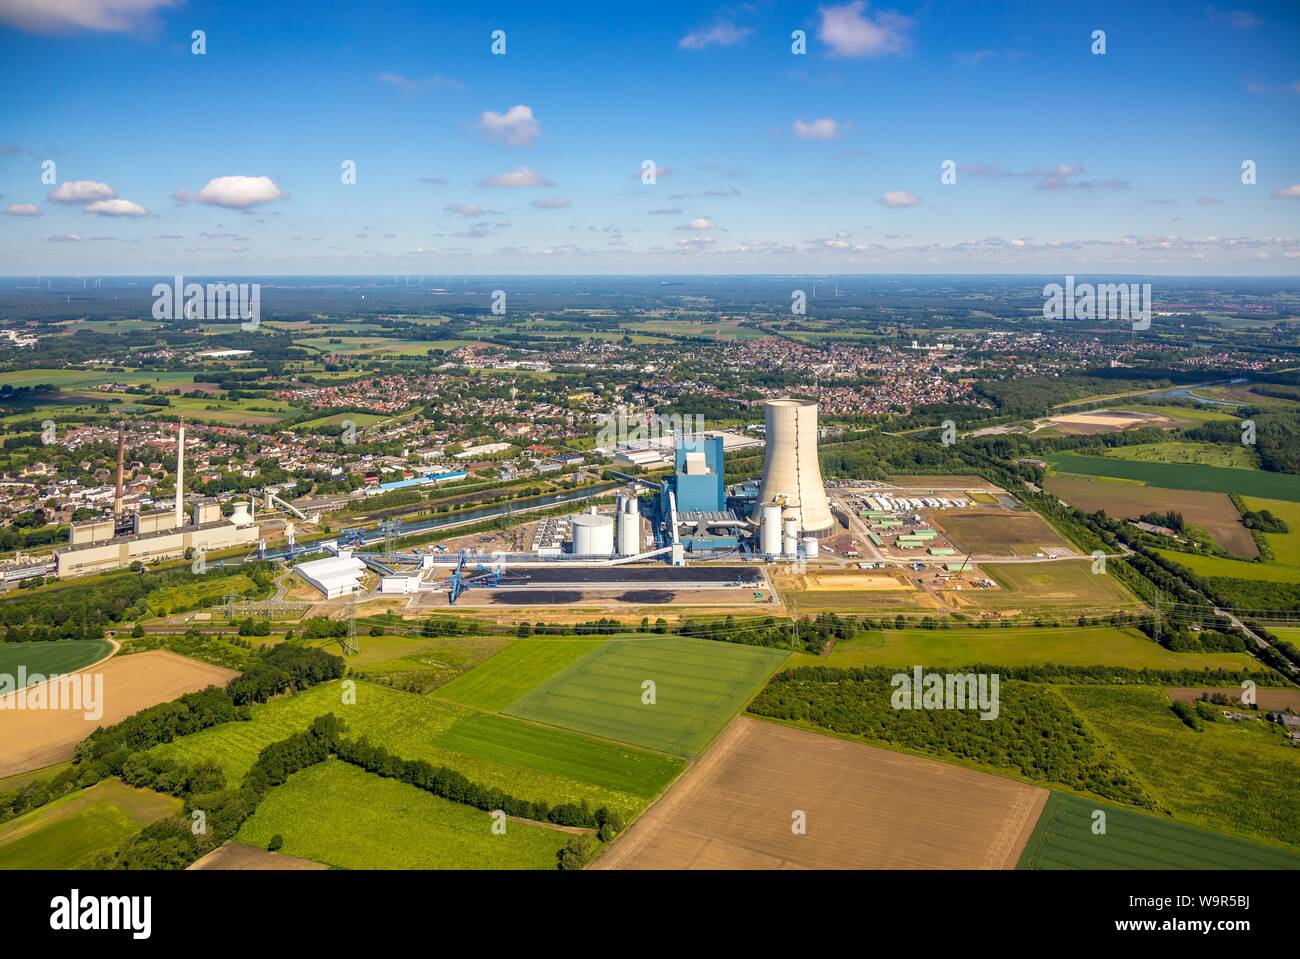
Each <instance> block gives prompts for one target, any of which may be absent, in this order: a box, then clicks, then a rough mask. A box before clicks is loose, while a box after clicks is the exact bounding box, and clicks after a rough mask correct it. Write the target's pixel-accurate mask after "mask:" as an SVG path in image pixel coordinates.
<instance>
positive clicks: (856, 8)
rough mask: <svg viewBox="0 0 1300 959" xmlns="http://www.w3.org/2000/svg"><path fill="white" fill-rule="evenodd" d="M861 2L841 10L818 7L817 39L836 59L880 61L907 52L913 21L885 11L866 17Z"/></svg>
mask: <svg viewBox="0 0 1300 959" xmlns="http://www.w3.org/2000/svg"><path fill="white" fill-rule="evenodd" d="M866 8H867V4H866V3H865V0H855V2H854V3H849V4H845V5H844V6H842V7H819V8H818V10H817V12H818V13H820V14H821V18H822V22H821V26H820V28H819V29H818V31H817V35H818V36H819V37H820V38H821V40H822V42H823V43H825V44H826V45H827V46H829V47H830V48H831V56H836V57H883V56H888V55H889V54H891V53H902V52H903V51H904V50H906V49H907V44H908V35H907V31H908V30H910V29H911V28H912V24H913V21H912V20H910V19H909V18H907V17H905V16H903V15H902V14H900V13H895V12H894V11H892V10H885V11H882V12H880V13H878V14H876V16H875V18H874V19H873V18H872V17H870V16H868V15H867V14H866V12H865V11H866Z"/></svg>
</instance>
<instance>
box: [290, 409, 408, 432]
mask: <svg viewBox="0 0 1300 959" xmlns="http://www.w3.org/2000/svg"><path fill="white" fill-rule="evenodd" d="M386 419H388V417H387V416H381V415H379V414H378V413H353V412H349V413H335V414H334V415H333V416H318V417H316V419H314V420H307V421H306V422H303V423H295V424H294V425H293V428H294V429H295V430H309V429H313V428H315V427H318V426H340V425H342V424H343V423H345V422H347V421H348V420H351V421H352V422H353V423H355V424H356V425H357V429H364V428H365V427H367V426H374V425H375V424H376V423H382V422H383V421H384V420H386Z"/></svg>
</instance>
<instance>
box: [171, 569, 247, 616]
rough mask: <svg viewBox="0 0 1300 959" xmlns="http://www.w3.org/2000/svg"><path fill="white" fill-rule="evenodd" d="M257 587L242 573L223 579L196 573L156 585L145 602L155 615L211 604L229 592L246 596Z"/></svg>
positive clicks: (230, 594)
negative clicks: (172, 584)
mask: <svg viewBox="0 0 1300 959" xmlns="http://www.w3.org/2000/svg"><path fill="white" fill-rule="evenodd" d="M253 591H254V585H253V581H252V580H251V579H250V578H249V577H248V576H246V575H245V574H243V573H236V574H235V575H234V576H223V577H221V578H220V579H217V578H208V577H203V576H195V577H193V578H191V579H189V580H187V581H185V582H183V583H180V584H178V585H176V586H167V587H164V588H162V589H155V590H153V591H152V592H150V593H149V595H148V596H146V597H145V605H147V606H148V607H149V612H151V613H153V614H154V615H155V616H170V615H171V614H172V613H173V612H179V611H181V610H187V609H199V608H202V607H204V606H209V605H211V604H212V603H215V602H216V601H217V600H219V599H223V598H224V597H226V596H243V595H245V594H248V593H252V592H253Z"/></svg>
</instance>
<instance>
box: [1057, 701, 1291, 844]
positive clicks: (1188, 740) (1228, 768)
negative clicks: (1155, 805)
mask: <svg viewBox="0 0 1300 959" xmlns="http://www.w3.org/2000/svg"><path fill="white" fill-rule="evenodd" d="M1052 688H1053V691H1054V692H1056V693H1058V694H1059V695H1062V696H1064V697H1065V698H1066V699H1067V700H1068V701H1069V703H1070V705H1071V706H1073V707H1074V709H1075V711H1076V712H1078V713H1079V715H1080V716H1083V717H1085V718H1086V721H1087V723H1088V726H1089V728H1091V729H1092V730H1094V731H1095V732H1096V733H1097V734H1098V735H1100V736H1101V737H1102V738H1103V739H1105V740H1106V741H1108V742H1109V743H1110V745H1111V746H1112V747H1113V748H1114V749H1115V751H1116V752H1117V753H1119V754H1120V756H1122V757H1123V759H1124V761H1125V763H1126V764H1127V765H1128V766H1129V768H1131V769H1133V770H1136V773H1137V777H1138V779H1139V780H1140V781H1141V782H1142V783H1143V784H1144V785H1145V786H1146V788H1147V791H1148V792H1149V793H1150V794H1151V795H1152V796H1154V797H1155V798H1156V800H1157V801H1158V802H1159V803H1160V806H1161V807H1162V808H1163V809H1165V810H1167V811H1169V812H1171V813H1173V814H1174V815H1175V816H1176V817H1178V818H1179V819H1182V820H1185V821H1187V822H1191V823H1194V824H1196V825H1200V826H1205V827H1207V828H1209V829H1213V830H1215V831H1223V832H1228V833H1232V834H1235V835H1239V836H1242V837H1244V838H1250V839H1262V840H1264V841H1266V842H1277V843H1283V844H1287V843H1289V844H1291V845H1293V846H1295V847H1296V851H1297V852H1300V803H1298V802H1297V797H1296V790H1295V784H1296V783H1297V782H1300V749H1295V748H1292V747H1290V746H1287V745H1286V743H1285V739H1284V737H1283V733H1282V731H1281V727H1279V726H1276V725H1274V724H1271V723H1267V722H1264V721H1262V720H1260V721H1256V720H1241V721H1230V720H1227V719H1221V720H1219V721H1217V722H1206V723H1204V728H1203V730H1202V731H1200V732H1196V731H1195V730H1192V729H1189V728H1188V727H1187V726H1185V725H1184V724H1183V723H1182V721H1181V720H1179V719H1178V717H1177V716H1175V715H1174V714H1173V712H1172V711H1171V709H1170V700H1169V696H1168V694H1167V693H1166V692H1165V691H1164V690H1163V689H1156V688H1152V687H1149V686H1132V687H1128V686H1057V687H1052Z"/></svg>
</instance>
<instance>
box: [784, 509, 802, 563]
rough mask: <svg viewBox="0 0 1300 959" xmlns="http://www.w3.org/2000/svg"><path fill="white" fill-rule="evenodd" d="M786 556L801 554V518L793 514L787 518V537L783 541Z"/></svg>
mask: <svg viewBox="0 0 1300 959" xmlns="http://www.w3.org/2000/svg"><path fill="white" fill-rule="evenodd" d="M782 542H783V546H784V549H783V550H782V551H783V552H784V553H785V555H786V556H798V555H799V520H798V519H796V518H795V517H793V516H787V517H786V519H785V538H784V540H783V541H782Z"/></svg>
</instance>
